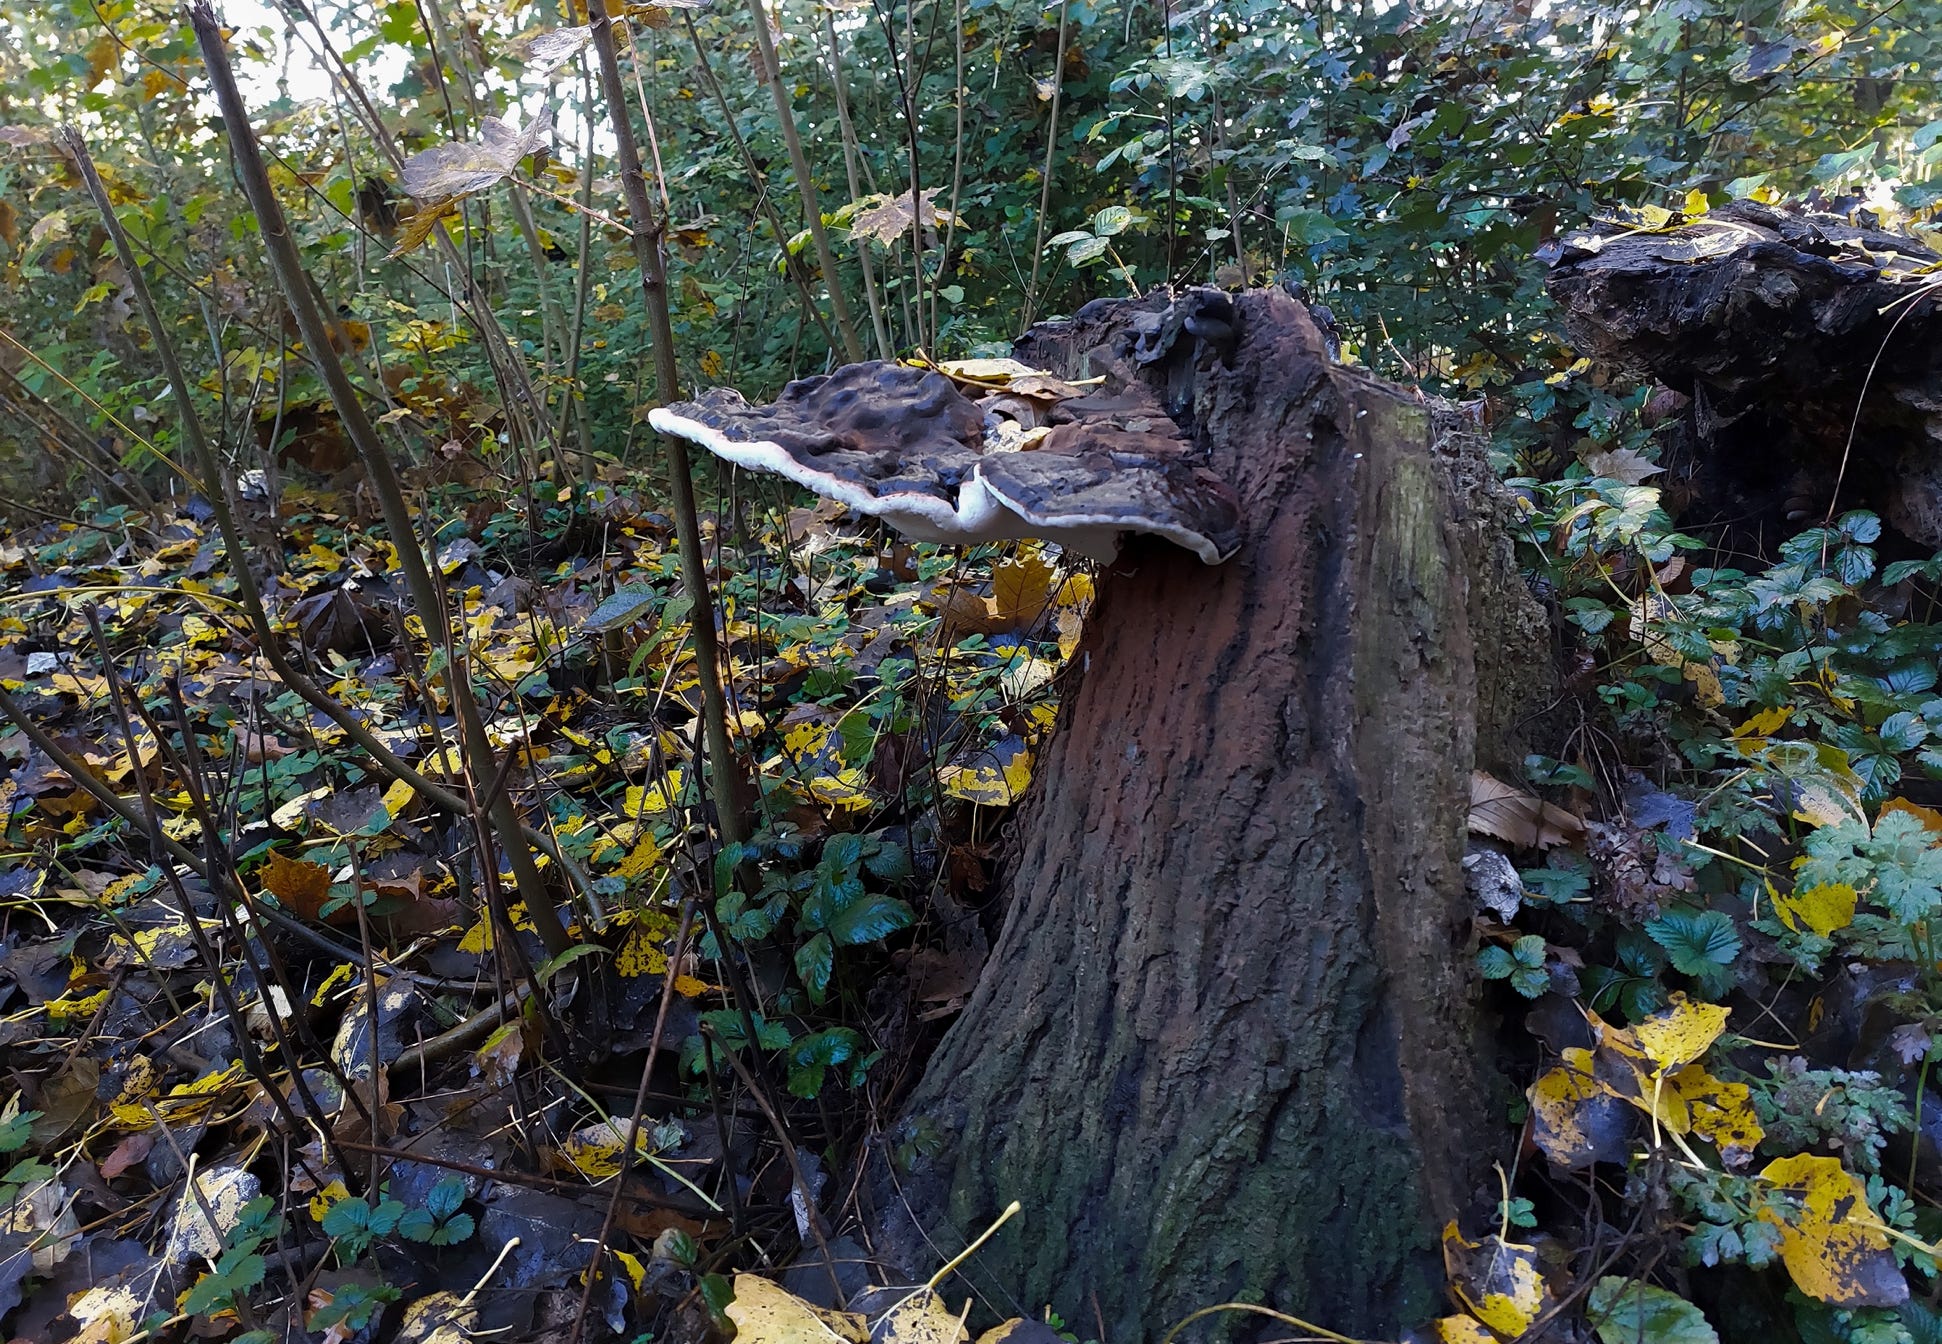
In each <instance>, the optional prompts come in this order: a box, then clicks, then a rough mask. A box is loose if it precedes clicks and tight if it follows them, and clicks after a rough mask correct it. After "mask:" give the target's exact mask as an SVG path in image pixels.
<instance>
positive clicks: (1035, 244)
mask: <svg viewBox="0 0 1942 1344" xmlns="http://www.w3.org/2000/svg"><path fill="white" fill-rule="evenodd" d="M1070 4H1071V0H1059V52H1058V55H1057V56H1056V57H1054V58H1053V59H1054V61H1055V62H1056V63H1055V64H1054V66H1053V68H1052V115H1051V119H1050V121H1048V122H1047V123H1046V127H1045V166H1044V167H1043V168H1041V169H1040V170H1039V189H1038V232H1037V234H1036V236H1035V237H1034V238H1033V239H1032V279H1031V283H1030V284H1028V285H1027V286H1026V287H1025V312H1024V315H1023V316H1022V317H1021V318H1020V319H1019V323H1018V325H1019V328H1020V329H1021V330H1026V329H1029V328H1030V327H1031V325H1032V318H1033V316H1034V315H1035V314H1036V312H1037V309H1038V275H1039V266H1040V264H1041V263H1042V262H1043V261H1044V260H1045V215H1046V212H1047V211H1049V210H1050V209H1051V208H1052V156H1053V155H1054V154H1055V153H1057V152H1058V148H1059V100H1060V99H1061V98H1062V97H1063V96H1064V95H1065V40H1066V32H1067V30H1066V22H1065V21H1066V10H1067V8H1068V7H1069V6H1070Z"/></svg>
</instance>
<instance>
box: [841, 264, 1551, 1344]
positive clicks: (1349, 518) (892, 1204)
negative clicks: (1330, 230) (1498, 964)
mask: <svg viewBox="0 0 1942 1344" xmlns="http://www.w3.org/2000/svg"><path fill="white" fill-rule="evenodd" d="M1221 301H1222V302H1224V298H1223V299H1222V300H1221ZM1174 311H1175V312H1177V311H1178V310H1177V309H1176V310H1174ZM1167 316H1168V314H1167V311H1166V309H1165V301H1164V299H1161V300H1160V301H1159V303H1158V306H1155V304H1153V303H1151V302H1148V303H1143V304H1135V303H1122V304H1093V305H1089V306H1088V308H1087V309H1086V310H1083V311H1082V312H1081V314H1080V315H1079V317H1078V318H1077V319H1075V320H1074V321H1073V322H1071V323H1062V324H1050V325H1049V326H1047V327H1042V328H1039V329H1035V330H1034V332H1033V333H1031V334H1029V335H1028V336H1027V338H1026V339H1025V341H1024V342H1022V343H1021V348H1020V357H1021V358H1024V359H1026V360H1028V361H1030V362H1033V363H1035V364H1038V365H1040V366H1041V367H1049V368H1054V369H1055V370H1057V371H1060V372H1062V373H1063V374H1065V375H1066V376H1075V377H1076V376H1086V375H1089V374H1090V375H1098V374H1104V375H1105V376H1106V377H1107V379H1108V383H1109V385H1110V384H1111V383H1112V382H1113V380H1123V379H1133V378H1143V379H1145V380H1146V381H1147V382H1148V383H1149V384H1151V385H1152V386H1153V387H1154V388H1155V390H1156V391H1158V392H1159V394H1160V395H1161V397H1162V399H1163V400H1164V401H1165V403H1166V405H1167V408H1168V411H1169V413H1170V414H1171V415H1173V417H1174V418H1175V420H1176V421H1178V422H1179V423H1180V424H1181V425H1182V427H1183V428H1184V429H1186V430H1187V432H1188V433H1189V435H1190V436H1191V437H1192V438H1194V440H1195V441H1196V442H1197V443H1198V444H1199V445H1200V446H1201V447H1202V448H1203V449H1204V450H1205V452H1206V455H1207V462H1208V465H1209V466H1210V467H1211V468H1212V469H1213V470H1214V471H1215V472H1217V473H1219V474H1220V475H1222V476H1223V477H1224V478H1225V479H1226V480H1228V481H1229V482H1230V483H1232V484H1233V485H1234V486H1235V487H1236V488H1237V489H1238V491H1239V493H1240V496H1241V499H1242V502H1243V507H1244V509H1245V511H1246V519H1245V528H1246V542H1245V544H1244V545H1243V547H1242V549H1241V551H1240V553H1239V554H1238V555H1237V556H1236V557H1235V558H1234V559H1233V560H1231V561H1229V562H1228V563H1226V564H1223V565H1219V566H1212V567H1210V566H1207V565H1203V564H1202V563H1201V562H1200V561H1198V560H1197V559H1195V558H1194V557H1193V556H1191V555H1188V554H1187V553H1185V552H1183V551H1180V550H1178V549H1175V548H1171V547H1168V546H1166V545H1164V544H1159V543H1153V544H1141V545H1138V546H1136V547H1135V546H1129V548H1128V549H1127V550H1126V551H1124V552H1122V554H1121V556H1120V558H1119V560H1118V561H1117V562H1116V563H1115V564H1113V565H1111V566H1109V567H1108V570H1107V572H1106V573H1104V574H1102V575H1101V579H1100V584H1099V599H1098V605H1097V607H1096V608H1095V610H1094V612H1093V614H1092V616H1091V617H1090V618H1089V619H1088V621H1087V627H1086V633H1085V636H1084V640H1083V642H1082V645H1081V649H1082V653H1081V655H1080V661H1081V663H1082V666H1083V669H1084V670H1083V675H1082V679H1081V681H1080V685H1079V687H1078V689H1077V691H1076V693H1074V694H1072V695H1071V696H1070V697H1069V698H1068V700H1067V702H1066V705H1065V708H1064V711H1063V714H1062V721H1061V724H1060V726H1059V729H1058V731H1057V733H1056V735H1055V736H1054V739H1053V741H1052V744H1051V746H1050V748H1049V751H1048V753H1047V755H1046V756H1045V758H1044V760H1043V761H1042V762H1041V765H1040V769H1039V773H1038V777H1037V780H1036V782H1035V783H1034V785H1033V792H1032V795H1031V796H1030V798H1029V799H1028V800H1027V802H1026V804H1025V806H1024V808H1023V811H1022V814H1021V816H1020V818H1019V820H1018V821H1017V823H1016V830H1017V839H1016V853H1015V858H1014V859H1013V861H1012V862H1011V864H1010V867H1009V877H1008V886H1009V900H1010V905H1009V910H1008V914H1007V917H1006V919H1005V922H1004V927H1003V931H1002V933H1001V934H1000V936H999V938H998V940H997V942H996V945H995V947H994V950H993V954H992V957H991V959H990V961H989V963H988V965H987V967H986V970H985V972H984V976H983V978H982V980H981V982H980V984H979V986H978V988H977V990H976V992H975V994H974V996H973V998H972V1000H971V1002H970V1003H969V1005H968V1007H967V1008H966V1010H965V1012H964V1013H963V1015H962V1016H961V1017H960V1018H959V1019H958V1021H957V1022H956V1023H955V1024H954V1025H953V1026H952V1028H951V1029H950V1031H949V1032H948V1033H947V1035H946V1036H945V1038H944V1040H943V1042H942V1043H941V1046H940V1048H939V1049H938V1051H937V1053H936V1055H935V1056H934V1057H933V1059H932V1060H931V1062H930V1064H929V1067H928V1069H927V1070H926V1072H925V1075H924V1077H923V1079H922V1081H921V1082H920V1084H919V1085H918V1087H917V1089H916V1090H915V1092H914V1094H913V1095H912V1097H911V1098H910V1099H909V1102H908V1104H907V1107H906V1109H905V1112H904V1118H903V1120H902V1122H901V1124H900V1126H899V1127H898V1129H897V1131H896V1132H895V1133H894V1134H893V1135H892V1136H891V1138H892V1142H891V1143H889V1144H886V1145H885V1150H886V1153H887V1152H889V1151H891V1150H892V1149H895V1148H898V1147H899V1146H901V1148H902V1151H903V1152H904V1153H906V1154H908V1153H909V1152H911V1151H913V1150H914V1149H922V1150H927V1151H934V1152H935V1151H937V1145H936V1143H935V1141H936V1140H940V1139H941V1140H942V1141H943V1147H942V1151H941V1152H939V1154H938V1155H937V1156H935V1157H932V1158H919V1159H917V1160H916V1162H915V1163H914V1164H912V1165H911V1166H910V1167H909V1169H905V1168H903V1167H899V1166H895V1165H890V1161H891V1160H890V1159H888V1158H886V1160H885V1165H882V1166H880V1168H879V1172H878V1178H877V1179H876V1180H875V1181H874V1182H873V1192H874V1194H875V1196H876V1199H875V1204H876V1218H875V1221H876V1230H877V1232H878V1237H877V1250H878V1251H879V1253H880V1254H888V1255H889V1256H890V1257H891V1258H893V1259H901V1260H902V1261H903V1262H904V1263H905V1264H906V1265H907V1266H908V1267H910V1268H912V1269H916V1268H918V1267H920V1266H922V1267H924V1272H925V1273H928V1272H929V1269H930V1268H934V1267H935V1266H936V1265H937V1264H939V1263H941V1261H942V1260H943V1259H944V1258H945V1257H946V1256H948V1255H950V1254H954V1253H955V1252H957V1251H958V1250H959V1249H961V1248H962V1247H963V1245H964V1244H965V1243H966V1241H967V1240H968V1239H969V1238H970V1237H972V1236H974V1235H976V1234H977V1233H978V1232H979V1231H980V1230H982V1229H983V1228H984V1227H985V1226H986V1225H987V1224H988V1223H989V1222H990V1221H991V1220H992V1219H993V1218H995V1217H996V1216H997V1214H998V1213H999V1212H1000V1211H1001V1210H1002V1209H1003V1208H1004V1206H1005V1205H1006V1204H1007V1203H1008V1202H1009V1201H1010V1200H1012V1199H1014V1198H1016V1199H1019V1200H1021V1201H1022V1202H1023V1204H1024V1215H1023V1217H1022V1218H1021V1219H1017V1220H1014V1221H1013V1222H1012V1223H1011V1224H1009V1225H1008V1226H1007V1227H1006V1229H1005V1230H1004V1231H1003V1232H1001V1233H1000V1234H999V1235H998V1236H997V1237H996V1238H995V1239H994V1240H993V1241H992V1242H991V1243H990V1244H988V1245H987V1246H986V1247H985V1248H983V1249H982V1250H980V1251H979V1253H978V1254H977V1256H976V1257H975V1258H974V1259H973V1261H972V1262H971V1263H970V1264H969V1266H968V1267H967V1269H966V1270H965V1273H966V1274H967V1275H968V1276H969V1277H970V1279H971V1280H972V1281H973V1282H974V1283H975V1284H976V1286H977V1287H978V1288H979V1289H980V1290H981V1291H982V1292H984V1293H985V1294H986V1295H987V1297H988V1299H989V1300H990V1301H991V1302H992V1303H993V1304H994V1305H995V1306H997V1307H998V1308H1000V1309H1002V1310H1022V1311H1025V1312H1027V1313H1033V1312H1035V1311H1036V1310H1037V1309H1038V1308H1039V1307H1041V1306H1042V1305H1044V1304H1047V1303H1049V1304H1051V1305H1052V1306H1053V1307H1054V1308H1055V1309H1056V1310H1057V1311H1058V1312H1060V1313H1061V1314H1062V1315H1063V1316H1064V1318H1065V1319H1066V1321H1067V1322H1068V1323H1070V1325H1071V1328H1072V1329H1074V1330H1075V1331H1077V1332H1078V1333H1079V1334H1080V1335H1081V1336H1082V1337H1083V1336H1088V1335H1092V1334H1094V1333H1095V1332H1097V1331H1099V1330H1102V1329H1103V1331H1104V1336H1103V1337H1104V1338H1106V1339H1110V1340H1116V1341H1132V1340H1137V1339H1143V1338H1157V1337H1159V1336H1160V1335H1161V1334H1162V1333H1164V1332H1165V1330H1166V1329H1167V1328H1168V1327H1169V1326H1170V1325H1172V1324H1173V1323H1174V1322H1175V1321H1177V1320H1178V1319H1179V1318H1181V1317H1183V1316H1185V1315H1186V1314H1187V1313H1189V1312H1191V1311H1193V1310H1195V1309H1196V1308H1199V1307H1202V1306H1207V1305H1210V1304H1213V1303H1217V1302H1222V1301H1227V1300H1232V1299H1245V1300H1250V1301H1254V1302H1260V1303H1264V1304H1267V1305H1269V1306H1272V1307H1275V1308H1278V1309H1280V1310H1284V1311H1290V1312H1294V1313H1296V1314H1299V1315H1302V1316H1305V1317H1307V1318H1308V1319H1311V1320H1314V1321H1316V1322H1317V1323H1320V1324H1324V1325H1327V1326H1329V1327H1330V1328H1333V1329H1338V1330H1342V1331H1346V1332H1350V1333H1355V1334H1360V1335H1368V1334H1373V1333H1381V1332H1385V1331H1390V1330H1393V1329H1395V1328H1396V1327H1397V1326H1399V1325H1402V1324H1408V1323H1412V1322H1414V1321H1417V1320H1421V1319H1423V1318H1425V1317H1427V1316H1429V1315H1430V1314H1432V1313H1433V1312H1434V1311H1435V1310H1436V1309H1437V1308H1438V1305H1439V1302H1440V1281H1441V1274H1440V1271H1439V1269H1438V1267H1437V1265H1436V1262H1435V1259H1434V1256H1433V1254H1432V1250H1433V1247H1434V1245H1435V1232H1436V1229H1437V1227H1438V1225H1439V1224H1440V1223H1441V1221H1442V1220H1444V1219H1447V1218H1450V1217H1454V1216H1457V1214H1458V1213H1459V1212H1460V1211H1462V1210H1464V1209H1465V1208H1466V1206H1470V1205H1472V1204H1474V1205H1475V1208H1477V1209H1480V1210H1487V1209H1488V1208H1490V1207H1491V1201H1492V1200H1493V1199H1494V1191H1495V1186H1494V1184H1492V1185H1491V1186H1490V1192H1491V1193H1489V1194H1488V1195H1486V1196H1485V1197H1484V1198H1483V1199H1482V1200H1481V1202H1478V1201H1477V1200H1476V1199H1475V1196H1476V1194H1477V1192H1478V1190H1479V1188H1480V1187H1479V1185H1478V1183H1477V1180H1476V1178H1477V1176H1478V1175H1479V1168H1480V1166H1484V1167H1486V1168H1487V1162H1488V1159H1489V1155H1490V1153H1491V1152H1493V1151H1494V1150H1496V1149H1497V1148H1499V1147H1501V1144H1500V1143H1499V1142H1497V1141H1496V1140H1500V1139H1501V1138H1502V1137H1503V1136H1502V1134H1501V1132H1497V1131H1493V1130H1491V1129H1490V1128H1489V1126H1490V1122H1491V1120H1492V1119H1493V1118H1494V1116H1496V1115H1500V1114H1501V1112H1494V1111H1493V1109H1492V1107H1491V1106H1490V1104H1489V1103H1488V1100H1487V1094H1488V1093H1489V1091H1490V1087H1489V1085H1488V1082H1487V1079H1486V1076H1485V1074H1484V1072H1483V1071H1482V1069H1481V1047H1480V1040H1479V1037H1480V1024H1479V1019H1478V1013H1477V1007H1476V1004H1477V999H1476V995H1475V992H1474V991H1475V985H1474V983H1473V979H1474V977H1473V972H1472V966H1473V960H1474V958H1473V949H1472V943H1473V939H1472V935H1471V928H1470V910H1469V907H1468V903H1467V901H1466V898H1465V895H1464V883H1463V876H1462V871H1461V859H1462V854H1463V849H1464V843H1463V842H1464V814H1465V809H1466V803H1467V798H1468V792H1469V774H1470V771H1471V769H1472V765H1473V762H1475V761H1476V760H1477V759H1478V753H1479V742H1480V741H1481V742H1482V743H1483V744H1484V747H1483V749H1484V753H1485V756H1486V757H1490V758H1497V757H1501V756H1502V755H1504V754H1506V753H1508V752H1511V751H1514V750H1515V748H1514V744H1513V742H1512V738H1513V737H1514V728H1515V723H1514V720H1515V716H1516V715H1517V714H1518V713H1522V712H1527V711H1528V710H1530V709H1532V708H1534V707H1537V706H1533V705H1532V704H1531V703H1530V698H1531V694H1532V693H1531V692H1530V690H1529V689H1528V688H1529V687H1531V686H1532V685H1541V684H1542V682H1543V678H1544V669H1545V668H1546V667H1547V666H1548V662H1549V659H1548V646H1547V643H1546V640H1547V638H1548V636H1547V633H1546V630H1545V626H1544V623H1543V620H1542V617H1541V614H1540V613H1539V612H1538V611H1537V610H1536V608H1535V605H1534V604H1533V603H1532V602H1531V599H1530V598H1529V596H1528V594H1527V593H1525V592H1524V590H1523V588H1522V585H1521V582H1520V581H1519V580H1518V579H1517V577H1516V574H1515V571H1514V569H1513V568H1511V566H1510V557H1509V552H1508V543H1507V542H1505V541H1504V540H1503V537H1504V534H1503V533H1502V532H1501V530H1500V524H1501V522H1502V518H1503V515H1502V514H1501V512H1500V511H1499V510H1500V506H1501V500H1502V496H1501V495H1500V494H1499V493H1497V487H1496V483H1495V480H1494V478H1492V477H1491V476H1490V473H1489V471H1488V469H1487V467H1486V466H1483V465H1481V458H1480V450H1478V449H1477V448H1476V445H1474V444H1471V445H1469V446H1468V447H1465V448H1461V449H1452V448H1450V447H1449V444H1448V443H1447V442H1446V443H1445V445H1444V447H1445V451H1443V452H1441V453H1439V452H1438V451H1437V450H1436V448H1435V447H1434V446H1433V442H1432V440H1433V437H1434V436H1433V434H1432V418H1433V417H1432V415H1431V412H1430V409H1429V408H1427V407H1426V406H1424V405H1423V404H1421V403H1420V402H1419V401H1417V400H1415V399H1413V398H1412V397H1410V396H1408V395H1405V394H1403V393H1401V392H1398V391H1396V390H1395V389H1392V388H1389V387H1386V386H1384V385H1382V384H1380V383H1377V382H1374V381H1372V380H1370V379H1368V378H1365V377H1363V376H1361V375H1359V374H1357V373H1355V372H1354V371H1352V370H1349V369H1346V368H1344V367H1342V366H1339V365H1335V364H1331V363H1330V362H1329V360H1328V359H1327V357H1326V355H1325V353H1324V345H1323V339H1322V336H1321V334H1320V333H1319V331H1318V330H1317V329H1316V327H1315V325H1314V323H1313V322H1312V321H1311V320H1310V319H1309V317H1308V314H1307V312H1306V311H1305V310H1304V309H1303V308H1302V307H1301V306H1300V305H1298V304H1297V303H1295V302H1294V301H1293V300H1292V299H1290V298H1288V297H1287V296H1286V295H1284V294H1282V293H1280V292H1279V291H1256V292H1252V293H1249V294H1246V295H1244V296H1241V297H1239V298H1237V299H1235V300H1234V302H1233V314H1232V323H1231V339H1221V338H1220V336H1219V335H1218V334H1216V335H1212V336H1203V338H1200V339H1196V338H1194V337H1193V336H1190V335H1184V334H1182V335H1179V336H1178V338H1177V339H1176V340H1175V342H1174V343H1173V345H1172V346H1171V348H1170V349H1167V350H1166V351H1165V353H1164V354H1163V355H1161V356H1159V357H1157V358H1156V357H1154V350H1155V348H1156V346H1155V342H1156V340H1157V339H1159V338H1158V336H1156V319H1158V320H1160V321H1164V319H1165V318H1166V317H1167ZM1174 325H1177V323H1176V324H1174ZM1212 325H1213V327H1215V328H1218V327H1219V326H1220V324H1219V323H1213V324H1212ZM1189 329H1191V324H1189ZM1201 330H1202V332H1203V333H1205V332H1207V331H1208V330H1209V327H1208V324H1205V323H1203V324H1202V326H1201ZM1162 334H1163V333H1162ZM1446 438H1447V436H1446ZM1459 477H1461V478H1462V479H1461V480H1460V481H1459V479H1458V478H1459ZM1480 673H1481V676H1482V679H1483V681H1484V682H1486V683H1487V684H1488V686H1489V688H1490V689H1489V690H1488V692H1487V693H1486V694H1484V695H1483V696H1481V697H1480V695H1479V689H1478V687H1479V677H1480ZM1533 679H1535V680H1533ZM1520 687H1522V688H1525V689H1521V690H1520V689H1519V688H1520ZM912 1139H917V1140H920V1141H921V1140H924V1139H929V1140H932V1142H930V1143H923V1142H919V1143H916V1144H913V1143H911V1142H909V1140H912ZM1261 1324H1262V1322H1261V1320H1260V1319H1259V1318H1247V1317H1231V1316H1230V1317H1227V1318H1223V1319H1221V1320H1217V1321H1216V1322H1214V1323H1213V1324H1212V1325H1210V1327H1209V1333H1210V1334H1211V1333H1216V1332H1218V1333H1220V1334H1224V1335H1226V1334H1257V1333H1258V1328H1259V1327H1260V1325H1261ZM1274 1329H1275V1330H1276V1331H1277V1332H1279V1333H1286V1331H1285V1329H1283V1328H1282V1327H1279V1326H1275V1327H1274ZM1202 1337H1206V1336H1202Z"/></svg>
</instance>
